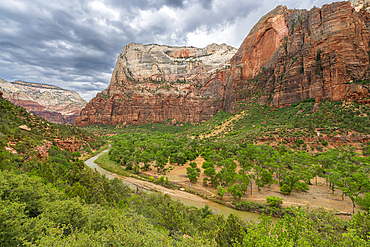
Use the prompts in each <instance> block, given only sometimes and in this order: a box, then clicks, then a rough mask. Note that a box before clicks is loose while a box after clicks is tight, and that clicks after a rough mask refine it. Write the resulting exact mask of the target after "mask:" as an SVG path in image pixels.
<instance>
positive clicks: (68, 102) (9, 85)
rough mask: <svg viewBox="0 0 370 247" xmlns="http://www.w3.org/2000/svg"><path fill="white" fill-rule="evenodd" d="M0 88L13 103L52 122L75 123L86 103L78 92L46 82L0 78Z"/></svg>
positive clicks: (4, 95)
mask: <svg viewBox="0 0 370 247" xmlns="http://www.w3.org/2000/svg"><path fill="white" fill-rule="evenodd" d="M0 90H2V91H3V93H4V94H3V97H4V98H5V99H7V100H9V101H10V102H12V103H13V104H15V105H17V106H21V107H24V108H25V109H26V110H27V111H28V112H31V113H33V114H35V115H37V116H40V117H43V118H44V119H46V120H48V121H50V122H53V123H60V124H73V123H75V121H76V117H77V116H78V115H79V114H80V111H81V109H82V108H83V107H84V106H85V105H86V101H85V100H84V99H82V98H81V97H80V96H79V95H78V93H76V92H73V91H69V90H65V89H62V88H59V87H56V86H51V85H46V84H38V83H29V82H23V81H14V82H8V81H5V80H2V79H0Z"/></svg>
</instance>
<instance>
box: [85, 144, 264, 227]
mask: <svg viewBox="0 0 370 247" xmlns="http://www.w3.org/2000/svg"><path fill="white" fill-rule="evenodd" d="M106 152H108V149H107V150H104V151H103V152H101V153H100V154H98V155H96V156H94V157H92V158H90V159H88V160H86V161H85V164H86V165H87V166H88V167H90V168H92V169H96V170H97V171H98V172H99V173H100V174H103V175H105V176H106V177H107V178H108V179H113V178H115V177H117V178H119V179H121V180H122V182H123V183H124V184H127V185H128V186H129V187H130V188H132V189H135V190H136V189H138V186H137V185H135V184H140V183H142V181H141V180H137V179H134V178H126V177H123V176H120V175H117V174H113V173H111V172H109V171H107V170H105V169H103V168H102V167H100V166H99V165H97V164H96V163H95V160H96V159H97V158H98V157H99V156H101V155H103V154H104V153H106ZM135 180H136V181H137V183H135ZM155 188H156V190H157V191H160V192H162V193H165V194H168V195H170V196H171V198H172V199H174V200H179V201H180V202H182V203H183V204H185V205H187V206H195V207H197V208H203V207H204V206H205V205H208V206H209V208H210V209H212V211H213V212H214V213H216V214H223V215H224V216H225V217H227V216H228V215H229V214H231V213H233V214H236V215H238V216H239V217H241V218H242V219H244V220H255V219H258V218H259V216H260V215H259V214H257V213H251V212H247V211H239V210H236V209H233V208H229V207H226V206H224V205H221V204H218V203H215V202H213V201H210V200H206V199H203V198H201V197H199V196H196V195H193V194H191V193H187V192H184V191H179V190H170V189H168V188H166V187H163V186H160V185H155ZM140 190H144V191H146V192H149V193H152V192H151V191H148V190H145V189H142V188H140Z"/></svg>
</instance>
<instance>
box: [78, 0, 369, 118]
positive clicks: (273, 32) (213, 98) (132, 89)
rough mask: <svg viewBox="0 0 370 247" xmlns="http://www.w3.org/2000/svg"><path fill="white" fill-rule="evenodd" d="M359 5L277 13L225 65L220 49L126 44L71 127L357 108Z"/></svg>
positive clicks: (364, 61)
mask: <svg viewBox="0 0 370 247" xmlns="http://www.w3.org/2000/svg"><path fill="white" fill-rule="evenodd" d="M360 2H361V3H363V5H361V6H362V7H361V8H359V7H358V6H360V5H356V4H361V3H360ZM367 2H368V1H366V0H363V1H353V4H354V6H355V7H356V6H357V7H356V8H352V6H351V2H336V3H332V4H327V5H323V7H322V8H321V9H319V8H316V7H314V8H313V9H311V10H310V11H308V10H296V9H294V10H291V9H287V8H286V7H284V6H278V7H276V8H275V9H274V10H272V11H271V12H270V13H268V14H267V15H265V16H263V17H262V18H261V19H260V21H259V22H258V23H257V24H256V25H255V26H254V27H253V29H252V30H251V31H250V33H249V35H248V36H247V37H246V39H245V40H244V42H243V43H242V45H241V46H240V48H239V50H238V51H237V52H236V53H235V55H234V56H233V57H232V58H231V56H232V54H233V53H234V52H235V51H234V50H233V49H232V48H229V47H227V46H226V45H221V46H217V45H211V46H208V47H206V48H204V49H197V48H193V47H180V48H176V47H167V46H158V45H148V46H144V45H141V44H130V45H128V46H126V47H125V48H124V50H123V53H121V54H120V56H119V57H118V60H117V64H116V68H115V69H114V72H113V75H112V79H111V82H110V85H109V87H108V89H106V90H104V91H103V92H102V93H100V94H98V95H97V97H96V98H94V99H93V100H91V101H90V103H88V104H87V106H86V108H84V109H83V110H82V111H81V116H80V117H79V118H78V119H77V123H78V124H79V125H87V124H95V123H100V124H118V123H142V122H163V121H165V120H167V119H176V120H177V121H179V122H187V121H191V122H200V121H202V120H207V119H208V118H210V117H211V116H213V115H214V114H215V113H217V112H218V111H219V110H221V109H225V110H226V111H230V112H235V111H237V110H238V109H239V106H240V104H243V103H244V102H248V101H254V102H258V103H259V104H268V105H270V106H274V107H283V106H288V105H291V104H293V103H297V102H300V101H302V100H306V99H312V98H314V99H315V100H316V101H321V100H344V99H355V100H357V101H358V102H360V101H361V100H363V99H364V98H366V97H368V96H369V92H370V86H369V85H370V84H369V82H370V66H369V54H370V53H369V52H370V50H369V43H370V37H369V31H370V14H369V13H367V12H366V8H367V7H366V6H367V5H366V4H367ZM229 58H231V60H230V68H229V65H228V59H229Z"/></svg>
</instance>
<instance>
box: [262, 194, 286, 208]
mask: <svg viewBox="0 0 370 247" xmlns="http://www.w3.org/2000/svg"><path fill="white" fill-rule="evenodd" d="M266 203H267V204H268V205H269V206H271V207H275V208H280V206H281V204H283V198H281V197H276V196H266Z"/></svg>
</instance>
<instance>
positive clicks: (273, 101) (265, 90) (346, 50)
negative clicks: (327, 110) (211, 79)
mask: <svg viewBox="0 0 370 247" xmlns="http://www.w3.org/2000/svg"><path fill="white" fill-rule="evenodd" d="M369 20H370V15H369V14H368V13H367V12H366V11H365V10H363V9H359V10H358V12H357V11H356V10H355V9H354V8H352V7H351V3H349V2H337V3H332V4H328V5H324V6H323V7H322V8H321V9H319V8H316V7H315V8H313V9H311V10H310V11H307V10H289V9H287V8H286V7H283V6H279V7H277V8H276V9H274V10H273V11H271V12H270V13H269V14H267V15H266V16H264V17H262V18H261V20H260V21H259V22H258V23H257V24H256V25H255V26H254V28H253V29H252V30H251V32H250V33H249V35H248V36H247V38H246V39H245V40H244V42H243V44H242V45H241V47H240V48H239V50H238V52H237V53H236V55H235V56H234V57H233V58H232V59H231V73H230V78H229V79H228V83H227V90H226V102H225V108H226V109H227V110H229V111H232V110H235V106H236V104H235V103H237V102H242V101H246V100H257V101H258V102H259V103H260V104H270V105H272V106H276V107H281V106H286V105H290V104H292V103H296V102H299V101H302V100H305V99H310V98H315V99H316V101H320V100H324V99H328V100H343V99H348V98H352V99H360V98H364V97H367V96H368V95H369V88H368V86H367V85H366V84H367V81H368V79H369V78H368V77H369Z"/></svg>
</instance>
